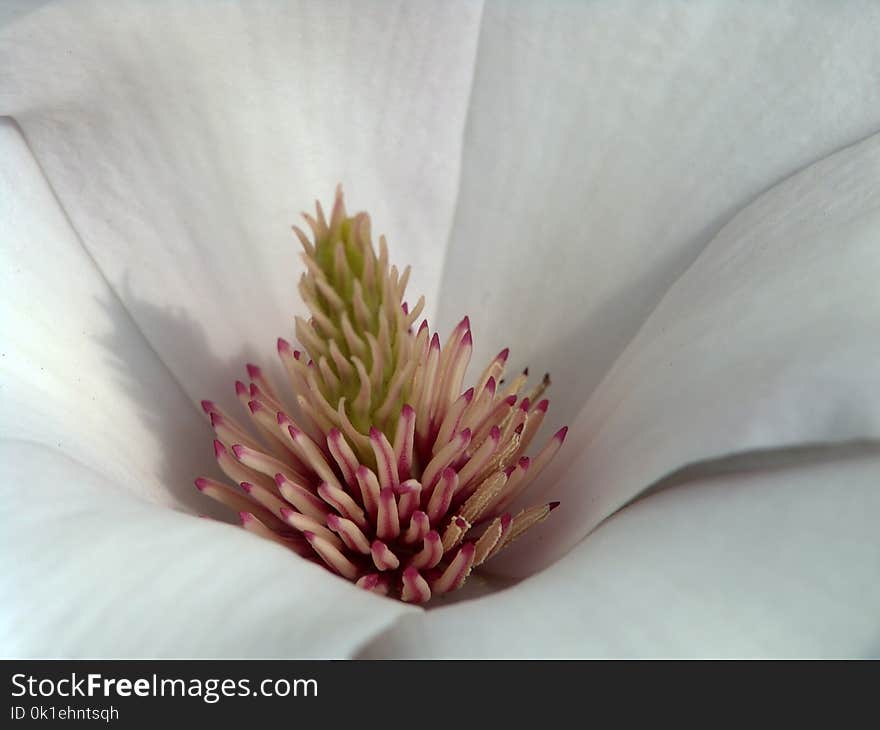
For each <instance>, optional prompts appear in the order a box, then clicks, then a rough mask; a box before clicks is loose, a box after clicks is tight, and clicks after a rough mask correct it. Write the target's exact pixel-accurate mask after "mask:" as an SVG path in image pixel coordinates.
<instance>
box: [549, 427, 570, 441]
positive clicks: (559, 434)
mask: <svg viewBox="0 0 880 730" xmlns="http://www.w3.org/2000/svg"><path fill="white" fill-rule="evenodd" d="M567 435H568V426H563V427H562V428H560V429H559V430H558V431H557V432H556V435H555V436H554V437H553V438H557V439H559V440H560V442H561V441H565V437H566V436H567Z"/></svg>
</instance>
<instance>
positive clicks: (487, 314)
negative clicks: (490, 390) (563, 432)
mask: <svg viewBox="0 0 880 730" xmlns="http://www.w3.org/2000/svg"><path fill="white" fill-rule="evenodd" d="M878 34H880V6H878V5H877V4H876V3H872V2H855V1H850V2H840V3H829V2H825V0H813V1H811V2H803V0H790V1H783V2H780V1H774V2H761V3H733V2H725V1H724V0H717V1H714V2H713V1H711V0H710V1H707V2H696V3H694V2H687V1H686V0H680V1H673V2H669V1H667V0H662V1H659V0H658V1H657V2H644V0H623V1H621V2H597V3H588V2H519V3H511V2H504V1H503V0H501V1H491V2H488V3H487V4H486V7H485V10H484V15H483V25H482V31H481V34H480V42H479V52H478V55H477V65H476V71H475V75H474V90H473V95H472V102H471V107H470V110H469V115H468V124H467V131H466V139H465V147H464V165H463V168H462V182H461V189H460V193H459V205H458V208H457V210H456V217H455V225H454V227H453V231H452V242H451V247H450V252H449V256H448V260H447V263H446V269H445V276H444V279H443V284H442V292H443V299H442V307H443V309H442V311H441V313H442V317H441V319H442V321H443V322H444V323H445V326H446V327H451V326H452V324H453V323H454V322H456V321H457V320H458V319H460V318H461V316H462V314H469V315H470V317H471V322H472V324H473V326H474V332H475V345H476V347H477V350H476V351H475V360H476V361H477V362H481V361H483V360H484V359H486V358H488V357H491V356H492V355H493V354H494V353H495V352H497V351H498V350H499V349H500V348H501V347H503V346H506V345H509V346H511V358H512V359H511V364H512V365H513V366H514V367H516V366H519V367H522V366H524V365H531V366H532V369H533V370H534V371H535V372H536V373H537V374H540V373H541V372H543V371H545V370H549V371H550V373H551V375H552V376H553V381H554V388H553V390H552V391H551V396H552V395H554V394H555V395H556V398H555V400H554V401H553V405H552V407H551V409H550V412H549V413H548V419H547V424H548V427H547V428H548V430H547V432H548V433H552V432H553V431H554V430H555V429H556V428H557V427H558V426H559V425H562V424H565V423H570V422H571V420H572V419H573V418H574V416H575V415H576V414H577V413H578V411H579V409H580V408H581V406H582V405H583V404H584V403H585V401H586V399H587V397H588V396H589V395H590V394H591V393H592V391H593V390H594V389H595V387H596V385H597V384H598V383H599V382H600V380H601V379H602V377H604V375H605V374H606V372H607V370H608V368H609V367H610V365H611V364H612V363H613V362H614V360H615V359H616V358H617V356H618V355H619V354H620V353H621V352H622V351H623V349H624V348H625V347H626V345H627V344H628V343H629V341H630V340H631V338H632V337H633V335H634V334H635V333H636V331H637V330H638V328H639V327H640V326H641V324H642V322H643V321H644V319H645V317H646V316H647V315H648V314H650V312H651V311H652V310H653V309H654V307H655V306H656V305H657V302H658V301H659V300H660V298H661V297H662V296H663V294H664V293H665V292H666V290H667V289H668V288H669V286H670V285H671V284H672V283H673V282H674V281H675V280H676V278H677V277H678V276H679V275H680V274H681V273H682V272H683V271H684V270H685V269H686V268H687V267H688V266H689V264H690V263H691V262H692V261H693V260H694V259H695V257H696V256H697V255H698V254H699V252H700V251H701V250H702V249H703V248H704V247H705V245H706V244H707V242H708V241H710V240H711V239H712V238H713V236H714V235H715V234H716V233H717V231H718V230H719V228H720V227H721V226H722V225H724V224H725V223H726V222H727V221H729V220H730V218H731V216H732V215H734V214H735V213H736V212H737V211H738V210H740V209H741V208H742V207H743V206H744V205H746V204H747V203H749V202H750V201H752V200H753V199H754V198H755V197H756V196H757V195H758V194H760V193H761V192H763V191H764V190H766V189H767V188H768V187H770V186H771V185H773V184H774V183H776V182H778V181H779V180H781V179H783V178H784V177H786V176H788V175H790V174H792V173H793V172H795V171H796V170H798V169H799V168H801V167H803V166H804V165H807V164H810V163H812V162H814V161H816V160H818V159H820V158H822V157H824V156H826V155H828V154H830V153H832V152H834V151H835V150H837V149H839V148H841V147H843V146H844V145H847V144H851V143H853V142H855V141H857V140H859V139H862V138H864V137H866V136H867V135H869V134H871V133H873V132H875V131H877V130H878V129H880V84H878V83H877V77H878V68H880V44H878V43H877V38H878ZM490 271H491V272H493V275H492V278H491V279H488V280H487V275H488V272H490ZM487 281H490V282H491V284H489V285H487ZM560 393H564V397H562V398H560V397H559V394H560Z"/></svg>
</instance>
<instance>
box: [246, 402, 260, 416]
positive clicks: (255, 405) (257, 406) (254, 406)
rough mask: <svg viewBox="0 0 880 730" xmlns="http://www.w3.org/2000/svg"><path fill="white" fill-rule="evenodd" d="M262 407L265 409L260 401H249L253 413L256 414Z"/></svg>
mask: <svg viewBox="0 0 880 730" xmlns="http://www.w3.org/2000/svg"><path fill="white" fill-rule="evenodd" d="M262 407H263V404H262V403H260V401H258V400H249V401H248V408H250V409H251V413H256V412H257V411H258V410H260V409H261V408H262Z"/></svg>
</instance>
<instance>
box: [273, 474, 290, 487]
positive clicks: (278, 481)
mask: <svg viewBox="0 0 880 730" xmlns="http://www.w3.org/2000/svg"><path fill="white" fill-rule="evenodd" d="M286 481H287V477H285V476H284V474H282V473H281V472H280V471H279V472H278V473H277V474H276V475H275V483H276V484H277V485H278V486H279V487H280V486H281V485H282V484H284V482H286Z"/></svg>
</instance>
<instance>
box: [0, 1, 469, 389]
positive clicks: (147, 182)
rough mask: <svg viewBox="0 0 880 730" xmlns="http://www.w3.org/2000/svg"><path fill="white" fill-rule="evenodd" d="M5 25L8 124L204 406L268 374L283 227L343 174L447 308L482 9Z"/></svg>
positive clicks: (265, 6) (72, 10)
mask: <svg viewBox="0 0 880 730" xmlns="http://www.w3.org/2000/svg"><path fill="white" fill-rule="evenodd" d="M5 14H7V15H9V16H10V17H7V18H6V22H5V24H2V23H0V67H2V68H4V69H13V70H14V73H10V74H6V75H5V76H4V78H3V81H2V85H0V114H8V115H10V116H13V117H15V118H16V119H17V120H18V121H19V123H20V124H21V126H22V128H23V129H24V132H25V136H26V137H27V139H28V142H29V143H30V145H31V148H32V149H33V151H34V154H35V156H36V158H37V159H38V161H39V162H40V164H41V166H42V167H43V169H44V171H45V172H46V175H47V177H48V179H49V180H50V182H51V184H52V186H53V187H54V189H55V191H56V192H57V194H58V197H59V199H60V201H61V203H62V205H63V206H64V208H65V210H66V211H67V213H68V214H69V216H70V219H71V221H72V223H73V226H74V228H75V229H76V230H77V232H78V233H79V235H80V236H81V238H82V240H83V243H84V245H85V246H86V248H87V249H88V251H89V252H90V254H91V255H92V256H93V257H94V259H95V261H96V263H97V265H98V267H99V268H100V270H101V271H102V273H103V274H104V275H105V276H106V278H107V280H108V281H109V282H110V284H111V286H112V287H113V288H114V290H115V291H116V292H117V293H118V294H119V296H120V297H121V299H122V301H123V302H124V303H125V305H126V306H127V307H128V309H129V311H130V312H131V314H132V317H133V318H134V320H135V321H136V322H137V323H138V325H139V326H140V328H141V329H142V330H143V332H144V333H145V335H146V337H147V339H148V341H149V342H150V343H151V344H152V345H153V346H154V348H155V349H156V351H157V352H158V353H159V355H160V357H161V358H162V359H163V360H164V362H165V363H166V364H167V365H168V366H169V368H170V369H171V370H172V372H174V373H175V375H176V376H177V377H178V378H179V380H180V382H181V385H182V386H183V388H184V390H185V391H186V392H187V393H188V394H189V395H190V397H191V398H193V399H195V400H198V399H200V398H204V397H210V398H217V399H218V400H221V394H222V395H225V396H226V400H225V402H227V403H230V404H231V403H234V396H232V390H231V387H232V385H231V384H232V379H233V378H234V377H240V375H241V374H242V367H243V364H244V362H245V361H246V360H250V359H259V360H261V361H269V362H272V363H274V362H275V360H276V356H275V351H274V344H275V339H276V337H278V336H279V335H282V336H290V335H292V331H293V325H292V319H293V314H295V313H296V312H297V310H298V308H301V305H300V303H299V295H298V293H297V291H296V282H297V280H298V277H299V272H300V270H301V267H300V263H299V258H298V252H299V244H298V243H297V242H296V239H295V238H294V236H293V234H292V232H291V231H290V225H291V224H292V223H296V222H301V220H300V218H299V213H300V211H301V210H303V209H306V208H310V207H311V206H312V201H313V200H314V199H315V197H320V198H321V199H322V201H324V202H325V203H326V201H327V200H328V199H330V198H331V197H332V194H333V190H334V187H335V185H336V184H337V182H341V183H343V184H344V186H345V189H346V193H347V199H348V201H349V204H350V206H351V207H352V208H355V209H367V210H369V211H370V212H371V213H372V214H373V216H374V231H375V232H376V233H381V232H385V233H387V234H388V235H389V241H390V244H391V246H392V247H393V249H392V250H393V251H394V252H395V255H394V258H395V261H398V262H401V263H403V264H405V263H411V264H413V265H414V268H415V270H414V276H413V279H412V289H411V292H412V293H414V294H415V298H418V293H424V294H426V295H427V296H428V298H429V299H430V300H431V301H432V302H433V301H435V300H436V296H435V290H436V287H437V285H438V283H439V278H440V268H441V266H442V261H443V253H444V246H443V243H442V242H444V241H446V240H447V236H448V231H449V227H450V225H451V218H452V210H453V205H454V202H455V192H456V188H457V182H458V169H459V160H460V158H461V136H462V134H461V133H462V128H463V126H464V116H465V111H466V106H467V101H468V92H469V90H470V82H471V74H472V69H473V58H474V52H475V47H476V37H477V27H478V22H479V15H480V8H479V6H478V5H476V4H474V3H470V2H467V1H466V0H462V1H461V2H444V3H430V4H425V3H413V4H410V3H406V4H403V5H400V4H391V3H370V4H369V5H367V6H365V5H364V4H362V3H360V2H356V1H355V2H351V3H309V2H303V3H277V2H250V1H249V2H246V3H245V2H242V3H236V2H227V3H221V4H220V5H219V6H218V5H215V4H207V5H205V4H199V3H155V2H152V0H121V1H120V2H114V3H112V5H108V4H107V3H102V2H100V1H96V2H82V3H77V4H75V5H58V4H54V3H53V4H48V5H43V6H41V7H39V8H35V9H33V10H32V11H31V12H27V13H16V12H15V8H10V9H8V10H7V12H6V13H5ZM182 332H187V333H188V334H190V335H191V336H190V337H188V338H187V339H185V340H184V339H182V338H181V337H180V335H181V334H182ZM277 371H278V372H280V367H278V368H277Z"/></svg>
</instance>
